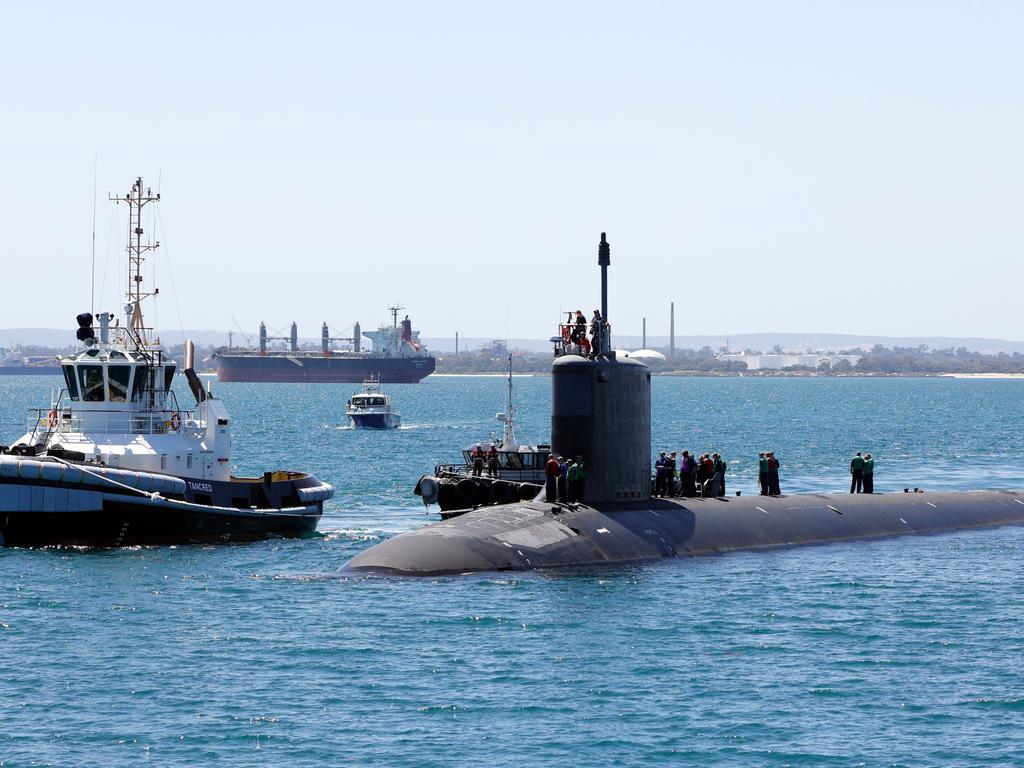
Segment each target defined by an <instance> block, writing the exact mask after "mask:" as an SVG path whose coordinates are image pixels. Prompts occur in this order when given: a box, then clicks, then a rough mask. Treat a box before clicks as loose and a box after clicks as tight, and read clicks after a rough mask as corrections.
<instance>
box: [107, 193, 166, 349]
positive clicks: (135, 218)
mask: <svg viewBox="0 0 1024 768" xmlns="http://www.w3.org/2000/svg"><path fill="white" fill-rule="evenodd" d="M108 198H109V199H110V200H113V201H114V202H116V203H118V204H120V203H121V202H125V203H127V204H128V245H127V248H126V250H127V251H128V304H127V306H126V307H125V313H126V314H127V316H128V332H129V334H130V335H131V336H132V337H133V338H134V340H135V342H136V344H138V345H139V346H140V347H145V346H146V343H147V342H146V328H145V326H144V324H143V321H142V300H143V299H144V298H146V297H148V296H155V295H157V294H158V293H159V292H160V290H159V289H158V288H154V289H153V290H152V291H144V290H143V289H142V264H143V262H144V261H145V260H146V257H145V254H146V252H147V251H155V250H156V249H157V248H159V247H160V243H159V241H157V242H155V243H154V242H146V243H143V242H142V234H143V230H142V209H143V208H144V207H145V206H146V205H147V204H148V203H156V202H159V201H160V193H159V192H158V193H157V194H156V195H154V194H153V192H152V190H151V189H150V188H148V187H143V184H142V177H141V176H139V177H138V178H137V179H135V184H133V185H132V191H131V192H129V193H128V194H126V195H124V197H121V196H116V197H111V196H108Z"/></svg>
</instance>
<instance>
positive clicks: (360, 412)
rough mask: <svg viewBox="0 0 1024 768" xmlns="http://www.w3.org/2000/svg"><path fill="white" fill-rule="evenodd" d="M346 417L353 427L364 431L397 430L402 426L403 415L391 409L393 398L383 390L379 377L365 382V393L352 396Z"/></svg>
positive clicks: (346, 408) (372, 377) (346, 410)
mask: <svg viewBox="0 0 1024 768" xmlns="http://www.w3.org/2000/svg"><path fill="white" fill-rule="evenodd" d="M345 415H346V416H348V420H349V423H350V424H351V425H352V426H353V427H361V428H363V429H395V428H397V427H399V426H401V424H402V414H400V413H399V412H398V411H396V410H395V409H394V408H392V407H391V396H390V395H387V394H385V393H384V392H383V391H382V390H381V388H380V377H379V376H371V377H370V378H369V379H367V380H366V381H365V382H363V391H362V392H359V393H358V394H355V395H352V398H351V399H350V400H349V401H348V405H347V406H346V407H345Z"/></svg>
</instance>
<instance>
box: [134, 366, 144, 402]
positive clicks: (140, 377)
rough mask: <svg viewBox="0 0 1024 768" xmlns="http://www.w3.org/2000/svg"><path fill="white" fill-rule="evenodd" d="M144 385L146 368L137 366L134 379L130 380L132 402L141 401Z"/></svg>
mask: <svg viewBox="0 0 1024 768" xmlns="http://www.w3.org/2000/svg"><path fill="white" fill-rule="evenodd" d="M145 387H146V369H145V368H144V367H142V366H139V369H138V370H137V371H136V372H135V380H134V381H133V382H132V402H133V403H138V402H141V401H142V393H143V390H144V389H145Z"/></svg>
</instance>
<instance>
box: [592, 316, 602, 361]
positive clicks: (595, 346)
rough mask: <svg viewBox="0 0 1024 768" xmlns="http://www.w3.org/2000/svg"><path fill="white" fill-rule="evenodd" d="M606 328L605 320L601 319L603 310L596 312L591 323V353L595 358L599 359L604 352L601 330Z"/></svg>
mask: <svg viewBox="0 0 1024 768" xmlns="http://www.w3.org/2000/svg"><path fill="white" fill-rule="evenodd" d="M603 326H604V318H603V317H601V310H599V309H595V310H594V317H593V318H592V319H591V321H590V353H591V355H592V356H593V357H599V356H600V355H601V354H602V353H603V352H604V350H603V349H601V329H602V327H603Z"/></svg>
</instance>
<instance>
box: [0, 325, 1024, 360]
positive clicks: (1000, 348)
mask: <svg viewBox="0 0 1024 768" xmlns="http://www.w3.org/2000/svg"><path fill="white" fill-rule="evenodd" d="M160 337H161V340H162V341H163V343H164V344H166V345H167V346H171V347H173V346H176V345H179V344H181V343H183V342H184V340H185V338H190V339H192V341H194V342H195V343H196V344H197V345H198V346H213V347H219V346H227V344H228V334H227V333H226V332H223V331H211V330H201V329H186V330H185V331H184V334H183V333H182V331H180V330H170V329H165V330H164V331H163V332H162V333H161V334H160ZM250 340H251V342H252V343H253V344H255V343H256V338H255V337H250ZM613 340H614V346H615V347H617V348H624V349H639V348H640V347H641V346H642V342H643V339H642V337H640V336H637V335H618V334H613ZM233 341H234V345H235V346H247V345H248V343H249V342H247V341H246V338H245V337H244V336H242V334H240V333H235V334H234V338H233ZM299 341H300V343H302V344H304V345H305V344H319V342H320V339H319V337H300V339H299ZM492 341H494V337H483V336H470V337H460V338H459V350H460V351H463V352H468V351H473V350H477V349H479V348H480V347H482V346H485V345H487V344H490V343H491V342H492ZM502 341H504V339H503V340H502ZM423 342H424V343H425V344H426V345H427V348H428V349H430V350H432V351H434V352H436V353H438V354H451V353H453V352H454V351H455V338H454V337H453V336H424V337H423ZM75 343H76V341H75V334H74V330H73V329H71V328H68V329H59V328H6V329H0V347H3V348H7V347H10V346H12V345H22V346H24V345H37V346H42V347H54V348H63V347H67V346H73V345H74V344H75ZM364 343H365V344H367V345H369V340H366V341H365V342H364ZM668 343H669V339H668V336H648V337H647V346H648V347H649V348H653V349H659V348H660V349H667V348H668ZM726 343H728V346H729V350H730V351H732V352H742V351H743V350H745V349H754V350H760V351H762V352H769V351H771V349H772V348H773V347H775V346H779V347H782V348H783V349H784V350H787V351H794V352H797V351H804V350H807V349H810V350H823V351H827V352H837V351H839V350H841V349H855V348H857V347H860V348H861V349H870V348H871V347H873V346H874V345H875V344H881V345H882V346H885V347H894V346H897V347H918V346H921V345H922V344H923V345H925V346H927V347H928V349H947V348H949V347H954V348H955V347H966V348H967V349H969V350H970V351H972V352H981V353H985V354H998V353H999V352H1006V353H1011V354H1012V353H1013V352H1022V353H1024V341H1011V340H1008V339H991V338H979V337H956V336H868V335H861V334H848V333H777V332H764V333H736V334H728V335H727V334H720V335H706V336H685V335H680V336H676V348H677V349H684V348H690V349H700V348H702V347H711V348H712V349H713V350H715V351H718V350H719V349H720V348H722V347H725V346H726ZM508 346H509V348H510V349H520V350H526V351H531V352H545V351H549V350H550V349H551V343H550V342H549V341H548V340H547V339H521V338H510V339H508Z"/></svg>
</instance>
